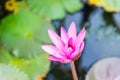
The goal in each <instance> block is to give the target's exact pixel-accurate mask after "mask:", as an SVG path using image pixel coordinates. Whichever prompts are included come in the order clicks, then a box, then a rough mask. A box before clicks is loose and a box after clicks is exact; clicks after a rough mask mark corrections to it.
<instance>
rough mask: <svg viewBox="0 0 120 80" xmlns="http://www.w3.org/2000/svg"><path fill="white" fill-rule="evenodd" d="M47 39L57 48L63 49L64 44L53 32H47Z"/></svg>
mask: <svg viewBox="0 0 120 80" xmlns="http://www.w3.org/2000/svg"><path fill="white" fill-rule="evenodd" d="M48 34H49V37H50V39H51V41H52V42H53V43H54V45H55V46H56V47H57V48H59V49H61V50H62V49H63V46H64V43H63V42H62V40H61V38H60V37H59V36H58V35H57V34H56V33H55V32H54V31H53V30H50V29H49V30H48Z"/></svg>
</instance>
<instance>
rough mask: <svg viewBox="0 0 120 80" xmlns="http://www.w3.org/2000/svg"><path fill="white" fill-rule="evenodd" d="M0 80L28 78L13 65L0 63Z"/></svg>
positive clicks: (23, 79) (25, 79)
mask: <svg viewBox="0 0 120 80" xmlns="http://www.w3.org/2000/svg"><path fill="white" fill-rule="evenodd" d="M0 80H29V78H28V76H27V75H26V74H25V73H23V72H21V71H20V70H19V69H17V68H15V67H13V66H10V65H6V64H0Z"/></svg>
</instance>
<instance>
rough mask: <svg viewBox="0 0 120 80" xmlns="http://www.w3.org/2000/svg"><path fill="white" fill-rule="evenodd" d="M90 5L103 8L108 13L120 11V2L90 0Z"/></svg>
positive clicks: (119, 0) (116, 0) (115, 0)
mask: <svg viewBox="0 0 120 80" xmlns="http://www.w3.org/2000/svg"><path fill="white" fill-rule="evenodd" d="M88 3H89V4H91V5H97V6H100V7H103V8H104V9H105V10H106V11H108V12H118V11H120V0H88Z"/></svg>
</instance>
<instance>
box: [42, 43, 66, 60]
mask: <svg viewBox="0 0 120 80" xmlns="http://www.w3.org/2000/svg"><path fill="white" fill-rule="evenodd" d="M41 48H42V49H43V50H44V51H45V52H47V53H49V54H51V55H53V56H55V57H58V58H64V57H65V54H64V53H63V52H61V51H60V50H59V49H57V48H56V47H55V46H53V45H42V46H41Z"/></svg>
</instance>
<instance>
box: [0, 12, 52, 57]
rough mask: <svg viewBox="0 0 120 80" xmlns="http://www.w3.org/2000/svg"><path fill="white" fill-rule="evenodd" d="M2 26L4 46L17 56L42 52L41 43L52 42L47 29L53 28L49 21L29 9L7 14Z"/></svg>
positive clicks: (0, 31) (32, 55)
mask: <svg viewBox="0 0 120 80" xmlns="http://www.w3.org/2000/svg"><path fill="white" fill-rule="evenodd" d="M0 26H1V27H0V34H1V42H2V44H3V46H4V47H5V48H6V49H7V50H9V51H11V52H12V53H13V54H14V55H15V56H17V57H23V58H32V57H34V56H37V55H39V54H40V53H42V50H41V49H40V45H41V44H42V43H50V40H49V37H48V34H47V29H48V28H53V27H52V26H51V24H50V23H49V22H48V21H45V20H44V19H43V18H41V17H39V16H37V15H35V14H33V13H31V12H27V11H24V12H20V13H17V14H11V15H9V16H7V17H6V18H4V19H3V20H2V21H1V25H0Z"/></svg>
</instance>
